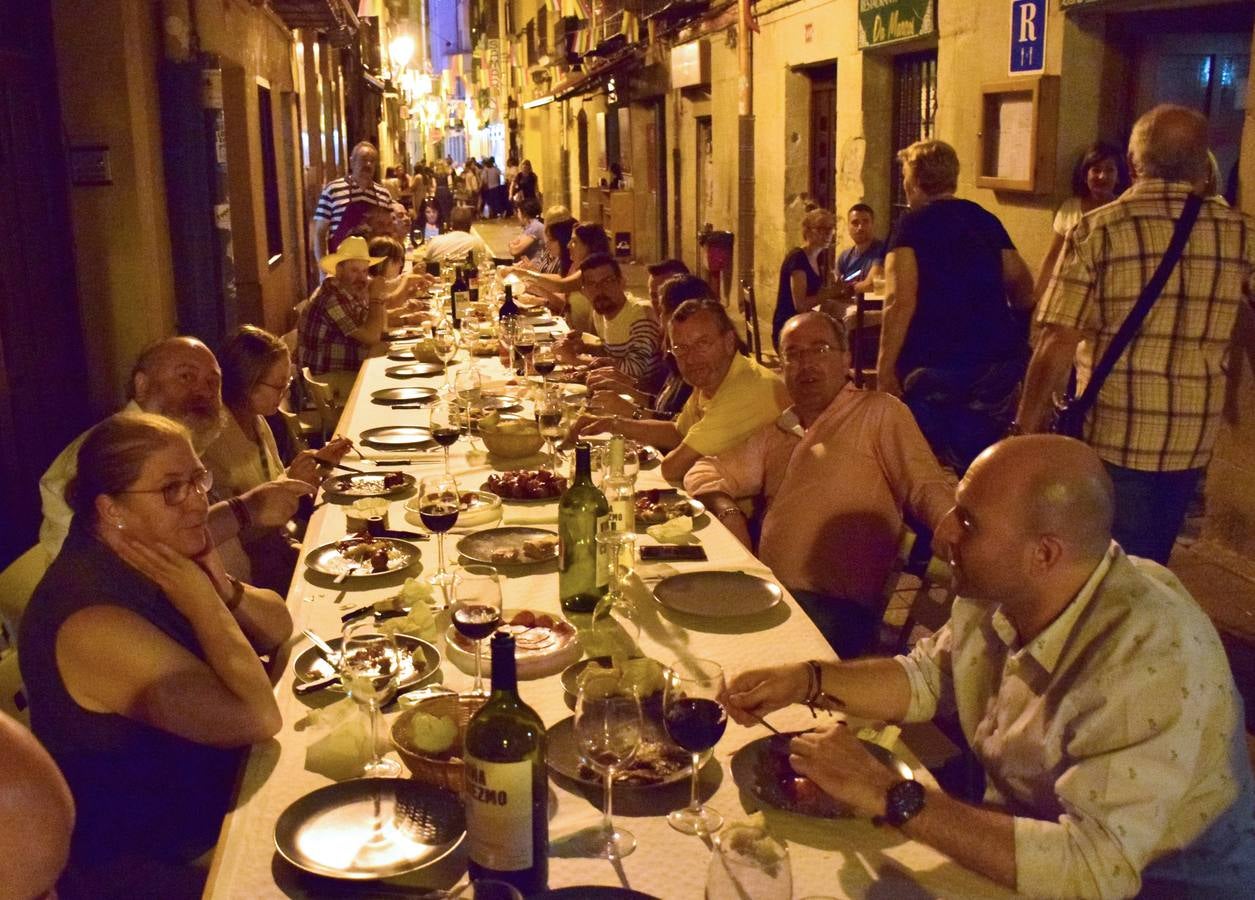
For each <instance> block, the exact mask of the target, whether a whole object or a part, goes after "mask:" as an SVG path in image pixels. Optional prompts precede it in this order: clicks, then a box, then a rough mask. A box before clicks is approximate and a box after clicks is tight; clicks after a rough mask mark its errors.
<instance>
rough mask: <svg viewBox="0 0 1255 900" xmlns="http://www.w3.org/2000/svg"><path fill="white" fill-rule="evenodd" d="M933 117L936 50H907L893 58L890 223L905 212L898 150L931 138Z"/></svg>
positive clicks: (934, 113) (935, 104)
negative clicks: (908, 51) (909, 51)
mask: <svg viewBox="0 0 1255 900" xmlns="http://www.w3.org/2000/svg"><path fill="white" fill-rule="evenodd" d="M936 117H937V51H936V50H925V51H924V52H922V53H908V54H904V55H902V56H898V57H896V58H895V59H894V60H893V158H892V161H891V162H890V166H889V178H890V184H889V196H890V197H891V198H892V209H891V210H890V219H891V224H897V221H898V219H899V218H900V217H901V215H902V213H904V212H906V208H907V205H906V192H905V191H903V189H902V164H901V163H900V162H898V151H899V150H903V149H905V148H907V147H909V146H911V144H913V143H915V142H916V141H923V140H928V139H930V138H932V137H933V127H934V123H935V120H936Z"/></svg>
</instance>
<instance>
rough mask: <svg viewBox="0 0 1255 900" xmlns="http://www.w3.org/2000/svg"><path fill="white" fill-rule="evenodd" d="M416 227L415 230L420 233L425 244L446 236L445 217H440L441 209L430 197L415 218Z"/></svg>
mask: <svg viewBox="0 0 1255 900" xmlns="http://www.w3.org/2000/svg"><path fill="white" fill-rule="evenodd" d="M414 225H415V230H416V231H419V232H420V233H419V238H420V239H421V240H422V242H423V243H426V242H427V241H430V240H431V239H432V238H434V237H436V236H437V235H441V234H444V230H445V225H444V217H443V216H441V215H440V207H439V206H437V205H436V201H435V200H433V199H432V198H430V197H428V198H427V199H426V200H424V201H423V204H422V207H421V209H420V210H419V213H418V215H416V216H415V217H414Z"/></svg>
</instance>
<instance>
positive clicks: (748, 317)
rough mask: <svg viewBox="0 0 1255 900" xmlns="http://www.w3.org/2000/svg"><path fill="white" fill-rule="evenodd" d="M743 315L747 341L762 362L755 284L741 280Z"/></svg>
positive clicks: (754, 354)
mask: <svg viewBox="0 0 1255 900" xmlns="http://www.w3.org/2000/svg"><path fill="white" fill-rule="evenodd" d="M740 305H741V315H742V316H744V317H745V342H746V343H747V344H749V350H750V353H751V354H753V356H754V359H756V360H757V361H758V362H759V363H760V364H761V363H762V361H763V339H762V336H761V335H760V333H759V330H758V304H757V303H756V302H755V301H754V284H753V282H751V281H748V280H746V281H742V282H741V304H740Z"/></svg>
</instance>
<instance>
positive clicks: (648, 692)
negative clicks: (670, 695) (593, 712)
mask: <svg viewBox="0 0 1255 900" xmlns="http://www.w3.org/2000/svg"><path fill="white" fill-rule="evenodd" d="M616 670H618V671H620V672H622V673H623V674H622V678H623V680H624V682H626V683H627V684H629V685H631V686H632V687H634V688H635V689H636V696H638V697H640V698H641V699H642V700H644V699H646V698H647V697H652V696H653V695H655V694H657V693H659V692H661V691H662V689H663V675H664V673H665V672H666V669H664V668H663V665H662V663H660V662H658V660H656V659H649V658H648V657H641V658H640V659H625V660H622V661H619V662H618V663H615V662H611V663H610V664H609V665H607V664H606V662H605V661H603V660H590V661H589V663H588V665H587V666H585V667H584V671H582V672H580V678H579V684H580V685H581V686H582V685H583V684H584V682H585V681H587V680H588V679H590V678H597V677H600V676H604V675H606V674H607V673H610V672H614V671H616Z"/></svg>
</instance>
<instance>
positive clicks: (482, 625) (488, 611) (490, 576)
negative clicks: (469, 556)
mask: <svg viewBox="0 0 1255 900" xmlns="http://www.w3.org/2000/svg"><path fill="white" fill-rule="evenodd" d="M500 624H501V580H500V578H498V576H497V570H496V569H494V568H492V566H462V567H461V568H460V569H459V570H458V571H457V572H455V573H454V576H453V627H454V628H456V629H457V630H458V631H459V632H460V633H461V634H462V636H463V637H465V638H467V639H469V640H472V641H474V642H475V686H474V687H473V688H471V693H472V694H477V695H481V696H483V695H486V694H487V691H485V690H484V675H483V666H484V663H483V654H482V649H483V648H482V645H483V643H484V638H486V637H488V635H490V634H492V633H493V632H494V631H496V630H497V627H498V626H499V625H500Z"/></svg>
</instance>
